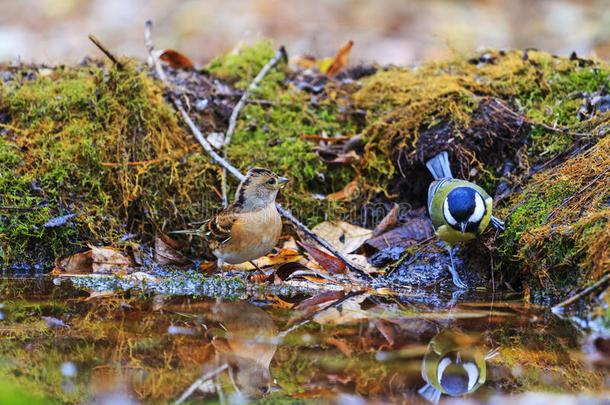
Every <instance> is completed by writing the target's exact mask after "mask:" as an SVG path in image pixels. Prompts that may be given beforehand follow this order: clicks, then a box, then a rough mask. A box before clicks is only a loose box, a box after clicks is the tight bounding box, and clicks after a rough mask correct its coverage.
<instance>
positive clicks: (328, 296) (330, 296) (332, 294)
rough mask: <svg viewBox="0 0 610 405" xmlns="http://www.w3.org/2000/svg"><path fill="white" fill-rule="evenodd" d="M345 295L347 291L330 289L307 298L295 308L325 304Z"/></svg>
mask: <svg viewBox="0 0 610 405" xmlns="http://www.w3.org/2000/svg"><path fill="white" fill-rule="evenodd" d="M344 296H345V291H328V292H325V293H322V294H318V295H315V296H313V297H310V298H307V299H306V300H303V301H301V302H300V303H299V304H298V305H297V306H295V307H294V309H298V310H300V309H305V308H307V307H310V306H312V305H319V304H323V303H325V302H328V301H335V300H338V299H339V298H343V297H344Z"/></svg>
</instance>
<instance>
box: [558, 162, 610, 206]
mask: <svg viewBox="0 0 610 405" xmlns="http://www.w3.org/2000/svg"><path fill="white" fill-rule="evenodd" d="M609 170H610V167H608V168H607V169H606V170H604V171H603V172H602V174H600V175H599V176H597V177H596V178H594V179H593V180H592V181H591V182H590V183H589V184H587V185H586V186H584V187H583V188H581V189H580V190H578V191H577V192H575V193H574V194H572V195H571V196H570V198H568V199H566V200H565V201H564V202H562V203H561V204H560V205H559V207H557V208H555V209H554V210H553V211H551V213H550V214H549V218H551V217H552V216H553V215H555V212H557V210H559V209H560V208H561V207H563V206H564V205H566V204H567V203H568V202H570V201H571V200H572V199H573V198H574V197H576V196H577V195H579V194H581V193H582V192H583V191H585V190H586V189H588V188H589V187H591V186H592V185H593V183H595V182H596V181H597V180H599V179H600V178H601V177H602V176H603V175H604V174H606V173H608V171H609Z"/></svg>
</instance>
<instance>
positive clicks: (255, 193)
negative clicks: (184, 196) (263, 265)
mask: <svg viewBox="0 0 610 405" xmlns="http://www.w3.org/2000/svg"><path fill="white" fill-rule="evenodd" d="M289 181H290V179H287V178H285V177H280V176H278V175H277V174H275V173H273V172H272V171H271V170H268V169H263V168H260V167H255V168H252V169H250V170H248V173H247V174H246V177H245V178H244V179H243V180H242V182H241V183H240V184H239V187H237V191H236V193H235V201H234V202H233V204H231V205H229V206H228V207H227V208H226V209H224V210H223V211H221V212H220V213H218V214H217V215H216V216H215V217H213V218H211V219H208V220H207V221H205V222H204V223H203V225H201V227H200V228H199V229H196V230H186V231H175V232H173V233H186V234H192V235H198V236H202V237H204V238H206V240H207V242H208V246H209V248H210V250H211V251H212V253H214V256H216V257H217V258H218V268H219V269H220V270H221V271H222V267H223V265H224V263H229V264H238V263H243V262H247V261H251V260H254V259H258V258H259V257H261V256H264V255H266V254H267V253H269V251H271V249H273V247H274V246H275V245H276V244H277V242H278V239H279V238H280V235H281V233H282V218H281V217H280V214H279V213H278V212H277V208H276V207H275V197H276V196H277V192H278V191H279V189H281V188H282V187H283V186H284V185H285V184H286V183H288V182H289Z"/></svg>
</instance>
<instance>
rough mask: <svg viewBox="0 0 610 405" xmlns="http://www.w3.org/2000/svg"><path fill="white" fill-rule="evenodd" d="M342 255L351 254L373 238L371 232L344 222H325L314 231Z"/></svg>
mask: <svg viewBox="0 0 610 405" xmlns="http://www.w3.org/2000/svg"><path fill="white" fill-rule="evenodd" d="M312 231H313V233H315V234H316V235H318V236H320V237H321V238H322V239H325V240H326V241H327V242H328V243H330V244H331V246H332V247H334V248H335V249H337V250H338V251H339V252H341V253H351V252H353V251H354V250H356V249H358V248H359V247H360V245H362V244H363V243H364V241H365V240H367V239H369V238H370V237H371V234H372V233H373V232H372V231H371V230H369V229H366V228H362V227H360V226H357V225H352V224H350V223H348V222H343V221H325V222H321V223H319V224H318V225H316V226H315V227H314V228H313V229H312Z"/></svg>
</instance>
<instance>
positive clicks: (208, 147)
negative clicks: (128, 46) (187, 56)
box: [145, 20, 372, 280]
mask: <svg viewBox="0 0 610 405" xmlns="http://www.w3.org/2000/svg"><path fill="white" fill-rule="evenodd" d="M151 26H152V22H150V20H149V21H147V22H146V32H145V34H146V37H147V49H148V54H149V55H150V57H151V59H152V61H153V64H154V66H155V69H156V70H157V73H158V74H159V72H161V74H159V78H161V77H163V78H164V79H165V80H163V82H164V83H165V84H168V82H167V78H166V77H165V74H163V68H162V67H161V64H160V62H159V60H158V58H156V57H155V56H154V52H153V51H154V47H153V46H152V39H150V38H151V34H150V29H151ZM149 39H150V42H149ZM168 97H169V99H170V100H171V101H172V103H173V104H174V106H175V107H176V109H177V110H178V112H179V113H180V115H181V116H182V119H184V122H185V123H186V125H187V126H188V127H189V129H190V130H191V132H192V133H193V135H194V136H195V139H197V141H198V142H199V143H200V144H201V146H202V147H203V149H204V150H205V151H206V152H207V154H208V155H210V157H211V158H212V159H214V160H215V161H216V162H217V163H218V164H219V165H221V166H222V167H223V169H226V170H227V171H228V172H229V173H231V174H232V175H233V176H235V178H237V180H239V181H242V180H243V179H244V178H245V176H244V175H243V174H241V172H240V171H239V170H237V169H236V168H235V167H234V166H233V165H231V164H230V163H229V162H227V160H226V159H224V158H223V157H221V156H220V155H219V154H218V153H216V152H215V151H214V149H213V148H212V145H210V143H209V142H208V141H207V140H206V139H205V138H204V136H203V134H202V133H201V131H200V130H199V128H197V126H196V125H195V123H194V122H193V120H191V117H189V115H188V114H187V112H186V111H185V110H184V107H182V103H181V102H180V101H179V100H178V99H177V98H176V97H175V96H174V95H173V94H172V93H169V94H168ZM275 206H276V208H277V210H278V212H279V213H280V215H282V216H283V217H284V218H286V219H287V220H288V221H290V222H292V223H293V224H294V225H295V226H296V227H297V228H298V229H300V230H301V231H303V232H305V233H306V234H307V235H308V236H309V237H311V238H312V239H313V240H315V241H316V242H317V243H319V244H320V245H321V246H323V247H324V248H326V249H327V250H328V251H329V252H330V253H331V254H333V255H335V256H336V257H337V258H338V259H339V260H341V261H342V262H343V263H345V265H346V266H347V267H348V268H349V269H350V270H352V271H353V272H355V273H358V274H359V275H361V276H362V277H364V278H366V279H368V280H372V277H371V276H370V275H369V274H368V273H367V272H366V271H365V270H364V269H362V268H360V267H359V266H357V265H356V264H354V263H352V261H351V260H349V259H348V258H346V257H345V256H344V255H342V254H341V253H340V252H339V251H337V249H335V248H334V247H332V246H331V245H330V243H328V242H327V241H326V240H324V239H322V238H321V237H319V236H318V235H316V234H315V233H313V232H312V231H311V230H310V229H309V228H307V227H306V226H305V225H303V224H302V223H301V222H300V221H299V220H298V219H296V218H295V217H293V216H292V214H291V213H290V212H288V211H287V210H286V209H285V208H283V207H282V206H281V205H280V204H278V203H277V202H276V203H275Z"/></svg>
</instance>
